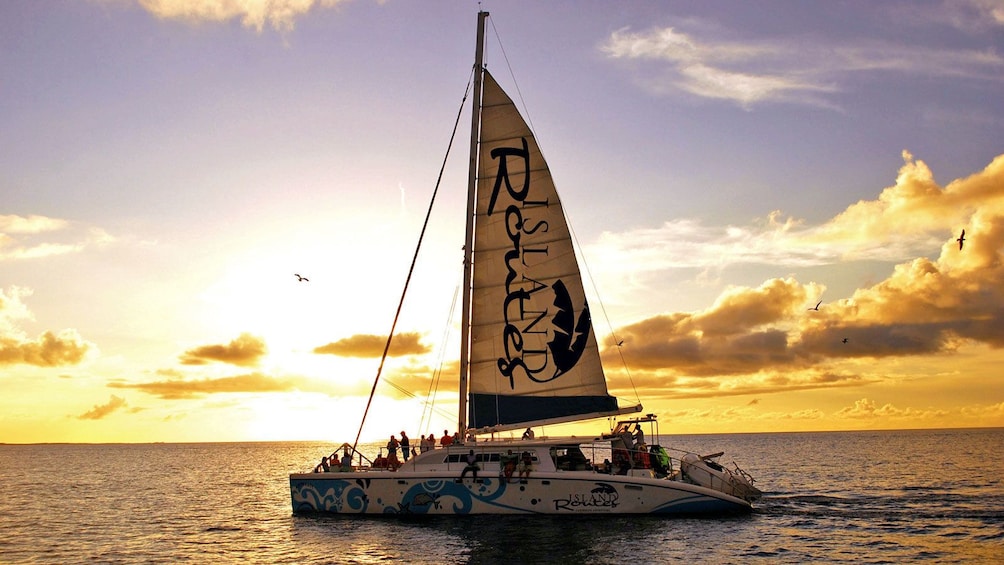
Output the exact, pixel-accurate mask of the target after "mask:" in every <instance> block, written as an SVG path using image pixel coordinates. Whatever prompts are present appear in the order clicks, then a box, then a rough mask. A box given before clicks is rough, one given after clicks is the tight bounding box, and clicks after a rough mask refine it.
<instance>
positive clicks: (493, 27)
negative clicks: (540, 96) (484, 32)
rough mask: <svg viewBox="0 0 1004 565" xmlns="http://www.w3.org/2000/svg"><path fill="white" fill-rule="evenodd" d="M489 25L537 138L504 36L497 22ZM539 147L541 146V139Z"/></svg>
mask: <svg viewBox="0 0 1004 565" xmlns="http://www.w3.org/2000/svg"><path fill="white" fill-rule="evenodd" d="M488 23H490V24H492V31H494V32H495V40H496V41H498V43H499V51H501V52H502V59H503V60H504V61H505V66H506V68H508V69H509V76H510V77H511V78H512V83H513V86H514V87H515V88H516V97H517V98H519V103H520V105H521V106H522V107H523V115H525V116H526V123H527V125H528V126H530V132H531V133H533V137H534V138H537V133H536V128H534V127H533V120H531V119H530V109H529V108H527V106H526V100H524V99H523V91H521V90H520V89H519V81H517V80H516V73H515V71H513V70H512V63H511V62H510V61H509V55H508V54H507V53H506V52H505V47H504V46H503V45H502V36H500V35H499V30H498V28H496V27H495V20H494V19H493V18H488ZM537 145H538V146H539V145H540V141H539V139H538V141H537Z"/></svg>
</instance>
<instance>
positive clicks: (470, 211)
mask: <svg viewBox="0 0 1004 565" xmlns="http://www.w3.org/2000/svg"><path fill="white" fill-rule="evenodd" d="M486 19H488V12H484V11H481V12H478V43H477V47H476V48H475V52H474V97H473V100H472V109H471V160H470V165H469V168H468V172H467V230H466V233H465V236H464V282H463V285H464V286H463V290H464V292H463V310H462V313H461V323H460V401H459V404H460V405H459V407H458V418H459V423H458V425H457V430H458V431H459V432H460V437H465V436H466V435H467V381H468V378H469V376H470V373H471V290H472V286H473V280H472V279H473V277H474V270H473V260H472V259H473V257H474V216H475V214H476V204H477V184H478V137H479V133H480V129H481V128H480V126H481V84H482V81H483V80H484V55H485V20H486Z"/></svg>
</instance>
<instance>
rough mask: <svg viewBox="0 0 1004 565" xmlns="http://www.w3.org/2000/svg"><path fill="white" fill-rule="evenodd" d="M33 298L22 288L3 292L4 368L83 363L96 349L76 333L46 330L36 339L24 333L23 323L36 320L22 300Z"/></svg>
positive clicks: (0, 341) (0, 333)
mask: <svg viewBox="0 0 1004 565" xmlns="http://www.w3.org/2000/svg"><path fill="white" fill-rule="evenodd" d="M30 295H31V291H30V290H29V289H25V288H21V287H16V286H12V287H10V288H8V289H7V290H6V291H5V290H3V289H0V366H3V365H16V364H24V365H35V366H37V367H59V366H63V365H76V364H77V363H80V362H81V361H83V360H84V358H85V357H86V356H87V353H88V352H89V351H91V350H92V349H94V346H93V344H91V343H88V342H86V341H84V339H83V338H82V337H81V336H80V334H78V333H77V331H76V330H72V329H65V330H61V331H59V332H52V331H46V332H43V333H42V334H41V335H40V336H38V338H35V339H31V338H29V337H28V336H27V335H25V333H24V332H23V331H21V329H20V326H19V322H20V321H21V320H25V319H27V320H30V319H32V314H31V312H30V311H29V310H28V308H27V306H25V304H24V302H23V300H22V298H24V297H26V296H30Z"/></svg>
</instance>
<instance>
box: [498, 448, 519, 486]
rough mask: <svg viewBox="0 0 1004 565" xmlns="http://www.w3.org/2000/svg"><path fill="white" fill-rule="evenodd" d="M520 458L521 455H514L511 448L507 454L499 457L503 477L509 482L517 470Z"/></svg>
mask: <svg viewBox="0 0 1004 565" xmlns="http://www.w3.org/2000/svg"><path fill="white" fill-rule="evenodd" d="M518 460H519V457H518V456H516V455H513V453H512V450H511V449H510V450H509V451H508V452H506V454H505V455H503V456H501V457H499V466H500V468H501V475H502V477H504V478H505V480H506V482H509V479H511V478H512V474H513V472H514V471H515V470H516V463H517V462H518Z"/></svg>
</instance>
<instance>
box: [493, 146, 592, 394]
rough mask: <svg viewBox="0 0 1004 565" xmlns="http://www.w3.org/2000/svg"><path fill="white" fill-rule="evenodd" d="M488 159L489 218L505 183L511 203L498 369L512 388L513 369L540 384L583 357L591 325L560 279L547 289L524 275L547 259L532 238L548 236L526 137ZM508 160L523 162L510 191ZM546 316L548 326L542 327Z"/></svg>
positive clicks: (585, 311) (543, 245)
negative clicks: (530, 344) (531, 344)
mask: <svg viewBox="0 0 1004 565" xmlns="http://www.w3.org/2000/svg"><path fill="white" fill-rule="evenodd" d="M491 157H492V159H497V160H498V173H497V174H496V176H495V185H494V187H493V189H492V194H491V200H490V201H489V203H488V216H491V215H492V214H493V213H495V211H496V210H495V206H496V204H497V203H498V199H499V196H500V192H501V189H502V187H503V185H504V186H505V194H506V195H508V197H509V199H511V203H509V204H508V205H507V206H506V207H505V225H506V233H507V235H508V236H509V241H510V242H511V243H512V248H511V249H509V250H508V251H507V252H506V254H505V257H504V260H505V267H506V278H505V290H506V297H505V300H504V302H503V304H502V313H503V316H504V321H505V328H504V330H503V333H502V340H503V347H504V350H505V356H504V357H499V359H498V369H499V371H500V372H501V373H502V375H503V376H505V377H507V378H508V379H509V386H510V388H513V389H515V388H516V386H515V373H517V371H522V372H523V374H524V375H525V376H526V377H527V378H529V379H530V380H532V381H534V382H538V383H544V382H548V381H552V380H554V379H557V378H558V377H560V376H561V375H563V374H565V373H567V372H568V371H569V370H571V369H572V368H573V367H574V366H575V364H576V363H578V362H579V358H581V357H582V352H583V351H584V350H585V348H586V343H587V340H588V338H589V332H590V329H591V327H592V324H591V322H590V318H589V306H588V305H587V304H585V301H583V304H582V308H581V312H580V313H579V316H578V319H576V317H575V305H574V304H572V297H571V295H570V294H569V292H568V289H567V287H566V286H565V283H564V282H563V281H562V280H561V279H556V280H555V281H554V282H553V283H552V284H550V285H547V284H545V283H543V282H541V281H539V280H536V279H534V278H533V276H532V275H531V274H529V273H528V271H530V266H531V265H532V264H534V262H537V261H539V260H540V258H541V257H547V256H548V252H549V249H548V246H547V244H546V243H539V242H536V241H535V238H539V237H541V236H543V235H544V234H547V233H548V231H549V229H550V224H549V223H548V221H547V219H546V211H547V206H548V204H549V201H548V199H547V197H546V196H545V197H544V199H543V200H540V199H534V198H533V197H532V195H531V183H530V181H531V175H530V151H529V148H528V145H527V142H526V138H522V147H498V148H495V149H493V150H492V151H491ZM510 159H512V160H513V161H514V162H515V163H516V164H515V165H514V167H517V168H518V167H519V165H520V164H522V172H523V184H522V185H521V186H519V187H514V186H513V184H512V182H511V180H510V178H509V170H510ZM514 170H516V169H514ZM535 211H540V212H541V215H542V216H543V217H544V219H541V218H540V217H539V216H535V215H534V212H535ZM524 214H525V216H524ZM517 269H520V271H519V272H517ZM542 292H549V293H550V294H549V297H550V300H548V299H547V298H542V296H543V295H539V293H542ZM544 305H546V307H544ZM551 307H553V308H554V310H553V313H552V310H551ZM548 316H550V328H548V327H546V325H544V324H541V322H542V321H546V320H548ZM549 330H550V331H551V332H552V338H551V340H550V341H548V342H547V348H546V349H543V348H539V349H530V348H527V344H526V336H531V335H534V334H536V335H546V333H547V332H548V331H549Z"/></svg>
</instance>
